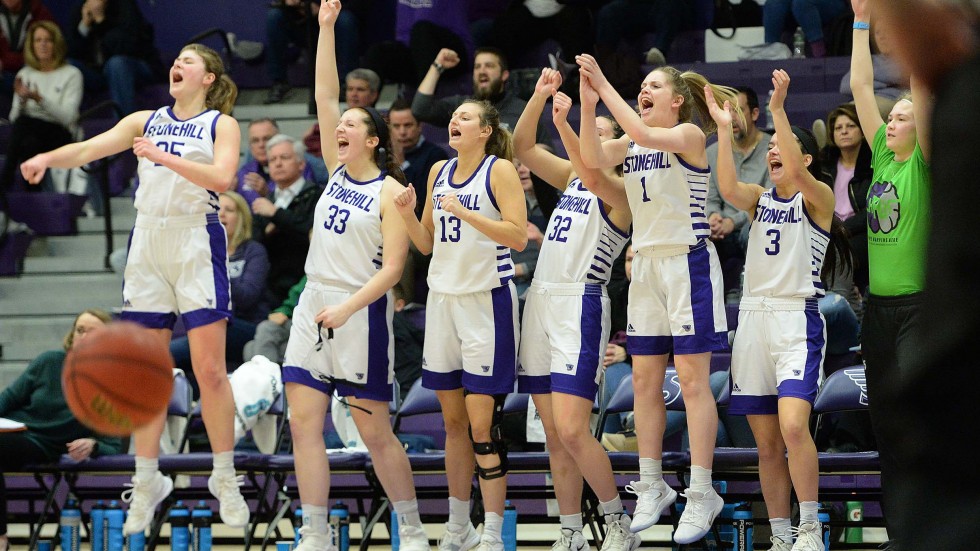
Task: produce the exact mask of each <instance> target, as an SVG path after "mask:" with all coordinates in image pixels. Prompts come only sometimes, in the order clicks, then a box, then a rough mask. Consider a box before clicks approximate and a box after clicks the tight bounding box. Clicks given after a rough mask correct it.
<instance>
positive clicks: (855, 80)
mask: <svg viewBox="0 0 980 551" xmlns="http://www.w3.org/2000/svg"><path fill="white" fill-rule="evenodd" d="M851 6H852V7H853V8H854V31H853V42H852V46H851V93H853V94H854V107H855V108H857V114H858V119H860V120H859V122H860V124H861V132H863V133H864V139H865V140H866V141H867V142H868V145H871V144H872V142H874V139H875V134H877V133H878V129H879V128H881V125H883V124H885V121H884V120H883V119H882V118H881V112H879V111H878V102H877V101H875V83H874V77H875V75H874V67H873V66H872V64H871V31H870V30H869V29H868V24H869V21H870V19H871V17H870V16H871V13H870V9H869V7H868V0H851Z"/></svg>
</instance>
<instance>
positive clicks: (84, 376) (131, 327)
mask: <svg viewBox="0 0 980 551" xmlns="http://www.w3.org/2000/svg"><path fill="white" fill-rule="evenodd" d="M173 368H174V360H173V357H171V355H170V349H169V348H168V347H167V346H165V345H164V344H163V343H162V342H160V340H159V339H158V338H156V337H155V336H154V335H153V334H152V333H151V332H150V331H148V330H147V329H145V328H143V327H142V326H140V325H138V324H136V323H133V322H128V321H115V322H112V323H110V324H108V325H106V326H105V328H103V329H100V330H98V331H95V332H93V333H92V334H91V335H89V336H88V337H87V338H85V339H84V340H81V341H79V342H77V343H76V344H75V346H73V347H72V349H71V350H69V351H68V355H67V357H66V358H65V368H64V370H63V371H62V374H61V387H62V392H63V393H64V395H65V401H66V402H67V403H68V407H69V408H71V411H72V413H74V414H75V417H76V418H77V419H78V420H79V421H81V422H82V424H84V425H85V426H87V427H89V428H90V429H92V430H94V431H95V432H98V433H100V434H105V435H109V436H129V435H130V434H132V433H133V431H134V430H136V429H138V428H140V427H142V426H143V425H145V424H147V423H149V422H150V421H151V420H153V419H154V418H155V417H157V416H158V415H160V413H161V412H163V411H164V410H165V409H166V408H167V404H168V403H170V394H171V392H173V384H174V382H173Z"/></svg>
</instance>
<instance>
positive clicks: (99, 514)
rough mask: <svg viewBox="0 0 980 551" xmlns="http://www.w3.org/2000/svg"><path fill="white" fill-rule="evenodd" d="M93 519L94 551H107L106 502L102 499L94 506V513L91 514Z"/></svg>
mask: <svg viewBox="0 0 980 551" xmlns="http://www.w3.org/2000/svg"><path fill="white" fill-rule="evenodd" d="M90 516H91V518H92V551H105V549H106V539H107V538H106V533H105V529H106V526H105V502H104V501H102V500H101V499H100V500H98V501H96V502H95V505H94V506H92V512H91V514H90Z"/></svg>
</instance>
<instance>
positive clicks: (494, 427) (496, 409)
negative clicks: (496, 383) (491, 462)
mask: <svg viewBox="0 0 980 551" xmlns="http://www.w3.org/2000/svg"><path fill="white" fill-rule="evenodd" d="M506 397H507V396H506V395H504V394H495V395H494V397H493V417H492V418H491V420H490V442H477V441H475V440H473V428H472V427H470V429H469V433H470V440H471V441H472V442H473V452H474V453H476V454H477V455H496V456H497V457H499V458H500V464H499V465H497V466H496V467H490V468H489V469H484V468H483V467H481V466H480V464H479V463H477V464H476V472H477V474H478V475H479V477H480V478H482V479H483V480H493V479H495V478H500V477H502V476H506V475H507V467H508V464H507V444H506V443H504V435H503V429H502V428H501V422H502V421H503V418H504V399H505V398H506Z"/></svg>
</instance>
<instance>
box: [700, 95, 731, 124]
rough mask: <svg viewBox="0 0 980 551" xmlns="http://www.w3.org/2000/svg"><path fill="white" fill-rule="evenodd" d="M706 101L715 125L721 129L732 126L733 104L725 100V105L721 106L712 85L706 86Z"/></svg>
mask: <svg viewBox="0 0 980 551" xmlns="http://www.w3.org/2000/svg"><path fill="white" fill-rule="evenodd" d="M704 101H705V103H706V104H707V105H708V113H710V114H711V118H712V119H714V120H715V124H717V125H718V128H719V129H720V128H728V127H730V126H731V124H732V104H731V102H729V101H728V100H725V105H724V106H719V105H718V100H716V99H715V94H714V92H712V91H711V85H710V84H705V85H704Z"/></svg>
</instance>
